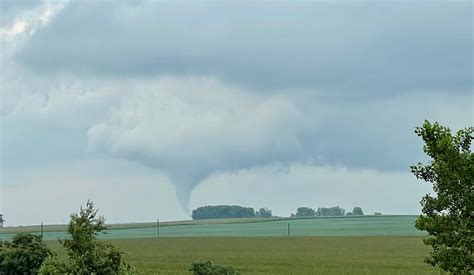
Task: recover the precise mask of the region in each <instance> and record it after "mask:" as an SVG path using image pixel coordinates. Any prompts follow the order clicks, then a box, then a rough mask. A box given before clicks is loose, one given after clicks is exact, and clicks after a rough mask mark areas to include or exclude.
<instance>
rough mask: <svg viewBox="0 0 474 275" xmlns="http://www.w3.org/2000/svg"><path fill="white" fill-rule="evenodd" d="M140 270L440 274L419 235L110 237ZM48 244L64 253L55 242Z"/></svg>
mask: <svg viewBox="0 0 474 275" xmlns="http://www.w3.org/2000/svg"><path fill="white" fill-rule="evenodd" d="M111 241H112V242H113V243H114V244H116V245H117V246H118V247H120V248H121V249H122V250H123V251H124V252H125V257H126V259H127V260H128V261H129V262H130V263H131V264H132V265H133V266H134V267H135V268H136V269H137V271H139V272H140V273H141V274H189V273H188V272H187V270H188V269H189V267H190V265H191V263H192V262H193V261H200V260H211V261H213V262H215V263H218V264H223V265H232V266H234V267H236V268H238V269H239V270H240V271H241V272H242V273H243V274H440V272H439V271H438V270H437V269H434V268H432V267H430V266H428V265H427V264H425V263H424V262H423V259H424V257H426V256H427V255H428V251H429V249H428V248H427V247H426V246H424V245H423V243H422V238H421V237H394V236H391V237H387V236H383V237H382V236H379V237H373V236H372V237H367V236H364V237H360V236H359V237H251V238H248V237H233V238H228V237H227V238H221V237H218V238H214V237H207V238H195V237H194V238H159V239H158V238H147V239H116V240H111ZM48 245H49V246H50V247H52V248H53V249H54V250H56V251H57V252H59V253H60V254H62V255H64V251H63V250H62V248H61V247H60V245H59V243H58V242H57V241H49V242H48Z"/></svg>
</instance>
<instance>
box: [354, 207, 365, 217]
mask: <svg viewBox="0 0 474 275" xmlns="http://www.w3.org/2000/svg"><path fill="white" fill-rule="evenodd" d="M352 215H354V216H363V215H364V211H362V208H360V207H358V206H356V207H354V209H353V210H352Z"/></svg>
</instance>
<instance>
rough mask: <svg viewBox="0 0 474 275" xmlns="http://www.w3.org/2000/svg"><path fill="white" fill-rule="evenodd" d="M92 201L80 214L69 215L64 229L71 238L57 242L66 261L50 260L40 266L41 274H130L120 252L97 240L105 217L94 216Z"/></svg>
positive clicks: (128, 266)
mask: <svg viewBox="0 0 474 275" xmlns="http://www.w3.org/2000/svg"><path fill="white" fill-rule="evenodd" d="M97 212H98V210H95V209H94V204H93V202H91V201H88V202H87V205H86V207H85V208H82V207H81V209H80V212H79V213H74V214H72V215H71V220H70V221H69V224H68V226H67V229H66V233H67V234H68V235H69V236H70V238H68V239H65V240H60V243H61V244H62V245H63V246H64V248H65V249H66V250H67V255H68V256H69V259H68V262H62V261H61V260H59V259H58V258H49V259H48V260H47V261H46V262H45V264H44V266H42V267H41V270H40V271H41V273H42V274H54V273H55V271H61V273H63V272H64V273H70V274H128V273H131V272H132V269H131V267H130V265H128V264H127V263H125V261H124V260H123V257H122V253H121V252H120V251H119V250H118V249H117V248H116V247H115V246H113V245H112V244H110V243H108V242H105V241H102V240H99V239H98V238H97V237H98V236H99V235H100V234H104V233H105V232H104V231H105V230H106V227H105V218H104V217H103V216H98V215H97Z"/></svg>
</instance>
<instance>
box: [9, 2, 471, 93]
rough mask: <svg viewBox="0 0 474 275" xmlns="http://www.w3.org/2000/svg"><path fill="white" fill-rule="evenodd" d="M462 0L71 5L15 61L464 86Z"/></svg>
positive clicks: (260, 78)
mask: <svg viewBox="0 0 474 275" xmlns="http://www.w3.org/2000/svg"><path fill="white" fill-rule="evenodd" d="M471 21H472V13H471V2H470V1H465V2H460V1H456V2H449V3H444V2H432V1H427V2H421V1H420V2H418V3H413V2H410V3H408V2H386V3H370V4H368V3H356V2H336V3H329V2H298V3H291V4H290V3H282V2H279V3H268V2H267V3H232V2H223V3H186V4H184V3H180V2H177V3H169V2H167V3H164V2H154V1H138V2H133V3H120V4H116V3H112V2H96V3H92V2H87V3H85V2H80V1H77V2H73V3H71V4H70V5H69V6H68V7H67V8H66V9H65V10H64V11H63V12H62V13H61V14H60V15H58V17H57V18H56V19H55V23H54V24H52V25H50V26H48V27H46V28H44V29H42V30H41V31H39V32H38V33H37V34H36V35H35V36H34V37H33V39H32V40H31V41H30V42H29V43H28V45H26V47H25V48H24V49H23V50H22V51H21V52H19V53H18V56H17V58H18V59H19V60H20V61H21V62H22V64H23V65H25V66H26V67H27V68H30V69H32V70H34V71H35V73H55V72H63V71H66V72H73V73H75V74H90V75H108V76H143V75H156V74H178V75H196V74H198V75H204V76H209V75H211V76H215V77H218V78H220V79H223V80H224V81H226V82H231V83H234V84H236V85H239V86H250V87H253V88H256V89H257V90H274V89H281V88H293V89H294V88H316V87H317V88H320V89H325V90H326V91H331V92H332V93H336V94H343V96H344V97H347V96H352V97H364V95H371V96H374V95H381V94H388V93H393V92H407V91H410V90H414V89H432V88H436V89H445V90H446V89H453V91H457V92H464V93H467V92H469V91H470V90H469V89H470V87H471V81H472V70H471V60H472V35H473V32H472V24H471V23H472V22H471Z"/></svg>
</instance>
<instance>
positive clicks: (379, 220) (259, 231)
mask: <svg viewBox="0 0 474 275" xmlns="http://www.w3.org/2000/svg"><path fill="white" fill-rule="evenodd" d="M415 220H416V216H362V217H322V218H302V219H285V218H279V219H223V220H199V221H181V222H167V223H161V224H160V237H282V236H287V235H288V224H289V225H290V234H291V236H301V237H303V236H420V235H423V233H422V232H420V231H418V230H416V229H415V227H414V224H415ZM38 229H39V227H38V226H36V227H15V228H4V229H2V231H0V238H2V239H9V238H11V237H12V236H13V234H14V232H38V231H37V230H38ZM45 229H46V230H45V233H44V239H45V240H56V239H58V238H65V237H66V235H65V233H64V229H65V227H64V225H54V226H47V227H46V228H45ZM59 230H61V231H59ZM107 233H108V234H106V235H104V236H102V237H103V238H110V239H117V238H149V237H156V236H157V234H158V232H157V228H156V223H141V224H122V225H112V226H110V229H109V230H108V231H107Z"/></svg>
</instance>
